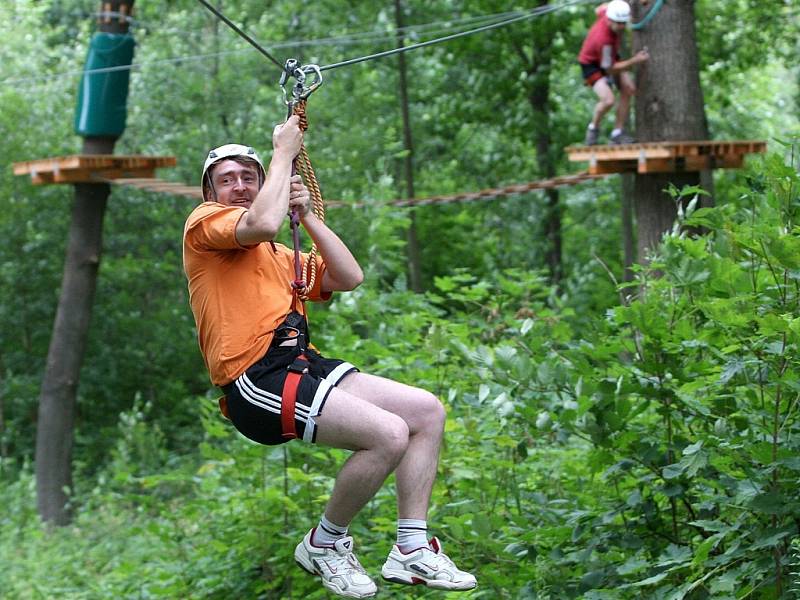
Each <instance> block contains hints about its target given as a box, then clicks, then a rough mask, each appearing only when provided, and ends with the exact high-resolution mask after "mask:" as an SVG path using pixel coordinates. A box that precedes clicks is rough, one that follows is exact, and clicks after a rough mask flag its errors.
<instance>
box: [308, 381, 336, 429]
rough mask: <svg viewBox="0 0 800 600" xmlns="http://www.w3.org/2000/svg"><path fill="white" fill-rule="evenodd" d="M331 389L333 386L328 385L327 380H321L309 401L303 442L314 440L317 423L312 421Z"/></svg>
mask: <svg viewBox="0 0 800 600" xmlns="http://www.w3.org/2000/svg"><path fill="white" fill-rule="evenodd" d="M332 389H333V386H332V385H331V384H330V383H328V381H327V380H325V379H323V380H322V381H320V382H319V387H318V388H317V393H316V394H314V399H313V400H312V401H311V408H310V410H309V413H308V422H307V423H306V430H305V431H304V432H303V441H304V442H311V441H313V440H314V431H315V430H316V428H317V422H316V421H315V420H314V417H316V416H317V415H319V407H320V406H321V405H322V402H323V401H324V400H325V398H327V397H328V394H330V392H331V390H332Z"/></svg>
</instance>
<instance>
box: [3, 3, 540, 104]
mask: <svg viewBox="0 0 800 600" xmlns="http://www.w3.org/2000/svg"><path fill="white" fill-rule="evenodd" d="M528 14H529V13H528V12H527V11H526V12H524V15H525V16H528ZM522 15H523V11H506V12H502V13H493V14H486V15H478V16H473V17H464V18H461V19H449V20H442V21H432V22H430V23H421V24H418V25H407V26H406V27H401V28H398V29H396V30H386V31H375V30H373V31H361V32H356V33H352V34H346V35H342V36H331V37H325V38H316V39H314V38H311V39H306V40H296V41H289V42H277V43H275V44H270V45H269V47H270V49H272V50H273V51H274V50H276V49H283V48H298V47H303V46H314V45H316V46H320V45H325V46H337V45H342V46H350V45H358V44H364V43H368V42H373V41H374V42H380V41H391V40H394V39H396V37H397V33H403V34H406V35H414V34H416V35H419V34H421V33H433V34H437V33H440V32H445V31H448V30H450V31H452V30H453V29H454V28H456V27H458V26H461V25H467V24H475V23H480V22H490V23H496V22H498V19H501V20H507V19H508V18H514V17H518V16H522ZM246 51H247V49H246V48H245V49H243V48H237V49H231V50H222V51H220V52H209V53H203V54H190V55H187V56H176V57H172V58H163V59H157V60H152V61H145V62H140V63H133V64H130V65H119V66H115V67H99V68H97V69H80V70H78V69H75V70H71V71H62V72H60V73H54V74H50V75H37V76H34V77H21V78H18V79H5V80H2V81H0V87H5V86H19V85H25V84H30V83H36V82H39V81H47V82H48V84H47V85H49V84H50V83H53V82H54V81H57V80H60V79H66V78H71V77H77V76H79V75H95V74H100V73H113V72H116V71H125V70H131V71H132V70H137V69H141V68H143V67H151V66H156V65H166V64H179V63H183V62H192V61H201V60H207V59H209V58H213V57H216V56H227V55H231V54H240V53H242V52H246ZM40 87H43V86H42V85H39V86H26V87H24V88H23V89H25V90H28V89H38V88H40Z"/></svg>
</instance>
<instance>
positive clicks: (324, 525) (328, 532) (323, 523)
mask: <svg viewBox="0 0 800 600" xmlns="http://www.w3.org/2000/svg"><path fill="white" fill-rule="evenodd" d="M346 535H347V525H337V524H336V523H331V522H330V521H328V519H327V518H325V515H322V518H321V519H320V520H319V525H317V528H316V529H315V530H314V535H312V536H311V543H312V544H314V545H315V546H333V545H334V544H335V543H336V542H338V541H339V540H340V539H342V538H343V537H344V536H346Z"/></svg>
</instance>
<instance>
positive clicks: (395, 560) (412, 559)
mask: <svg viewBox="0 0 800 600" xmlns="http://www.w3.org/2000/svg"><path fill="white" fill-rule="evenodd" d="M381 575H383V578H384V579H385V580H386V581H393V582H395V583H406V584H408V585H417V584H420V583H421V584H425V585H427V586H428V587H431V588H436V589H439V590H471V589H472V588H474V587H475V586H476V585H478V582H477V580H476V579H475V576H474V575H472V574H471V573H466V572H465V571H461V570H459V568H458V567H457V566H456V565H455V563H454V562H453V561H452V560H450V557H448V556H447V555H446V554H445V553H444V552H442V545H441V544H440V543H439V540H438V539H436V538H431V541H430V548H425V547H423V548H417V549H416V550H414V551H413V552H411V553H410V554H403V553H402V552H400V549H399V548H398V547H397V545H396V544H395V545H394V546H392V551H391V552H389V558H387V559H386V562H385V563H384V564H383V568H382V569H381Z"/></svg>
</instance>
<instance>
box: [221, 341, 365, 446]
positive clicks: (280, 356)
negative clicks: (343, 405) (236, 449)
mask: <svg viewBox="0 0 800 600" xmlns="http://www.w3.org/2000/svg"><path fill="white" fill-rule="evenodd" d="M280 342H281V340H280V339H277V338H276V340H275V342H273V344H272V346H270V348H269V350H268V351H267V353H266V354H265V355H264V357H263V358H262V359H261V360H259V361H257V362H256V363H255V364H253V365H251V366H250V368H248V369H247V370H246V371H245V372H244V373H242V374H241V375H240V376H239V377H237V378H236V379H235V380H234V381H233V382H232V383H230V384H228V385H226V386H223V388H222V389H223V391H224V392H225V395H226V396H227V404H228V414H229V417H230V420H231V422H232V423H233V425H234V427H236V429H237V430H239V432H240V433H241V434H242V435H244V436H245V437H247V438H249V439H251V440H253V441H254V442H258V443H259V444H266V445H270V446H274V445H277V444H282V443H284V442H286V441H288V440H287V439H286V438H284V437H283V429H282V427H281V402H282V399H281V394H282V392H283V384H284V382H285V381H286V375H287V374H288V373H289V371H288V367H289V365H291V364H292V363H293V362H294V359H295V358H297V357H298V356H299V355H300V353H301V351H300V346H281V345H280ZM303 354H305V357H306V360H307V361H308V372H306V373H303V375H302V377H301V378H300V382H299V384H298V386H297V397H296V399H295V408H294V422H295V429H296V431H297V437H298V438H301V439H302V440H303V441H305V442H312V443H313V442H314V441H316V435H317V427H316V423H315V422H314V418H315V417H317V416H319V415H320V414H321V413H322V408H323V406H324V405H325V401H326V400H327V399H328V396H329V395H330V393H331V390H332V389H333V388H334V387H335V386H336V385H337V384H338V383H339V382H340V381H342V379H344V377H346V376H347V375H349V374H350V373H353V372H355V371H358V369H356V367H354V366H353V365H351V364H350V363H349V362H345V361H343V360H339V359H335V358H324V357H323V356H322V355H320V354H319V352H316V351H315V350H312V349H306V350H305V352H303Z"/></svg>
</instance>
